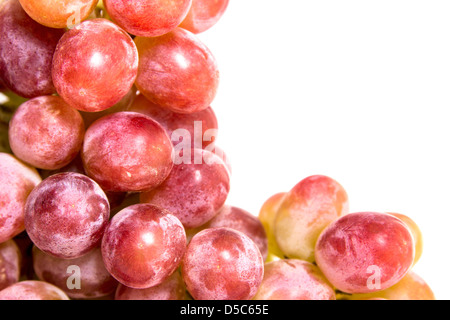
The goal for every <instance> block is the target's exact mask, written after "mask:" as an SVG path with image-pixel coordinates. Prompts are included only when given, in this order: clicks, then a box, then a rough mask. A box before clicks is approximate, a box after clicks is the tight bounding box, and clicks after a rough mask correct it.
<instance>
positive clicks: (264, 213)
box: [258, 192, 286, 262]
mask: <svg viewBox="0 0 450 320" xmlns="http://www.w3.org/2000/svg"><path fill="white" fill-rule="evenodd" d="M285 195H286V192H280V193H276V194H274V195H272V196H271V197H270V198H268V199H267V200H266V201H265V202H264V204H263V205H262V207H261V209H260V210H259V215H258V218H259V220H260V221H261V223H262V225H263V227H264V230H265V231H266V235H267V243H268V257H267V259H266V262H269V261H268V260H270V261H271V260H276V259H280V258H283V257H284V253H283V251H281V249H280V247H279V246H278V244H277V240H276V237H275V233H274V230H275V219H276V217H277V212H278V209H279V208H280V205H281V203H282V201H283V199H284V196H285Z"/></svg>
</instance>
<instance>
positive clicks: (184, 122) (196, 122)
mask: <svg viewBox="0 0 450 320" xmlns="http://www.w3.org/2000/svg"><path fill="white" fill-rule="evenodd" d="M127 110H128V111H133V112H140V113H143V114H146V115H148V116H150V117H152V118H153V119H155V120H156V121H158V123H159V124H161V125H162V126H163V127H164V129H165V130H166V132H167V134H168V135H169V137H170V138H171V140H172V143H173V144H174V146H176V145H178V144H181V146H183V147H184V146H186V144H187V145H188V146H189V148H194V147H196V148H203V149H205V148H206V147H207V146H211V145H213V144H214V141H215V139H216V138H217V131H218V123H217V117H216V115H215V113H214V110H213V109H212V108H211V107H208V108H206V109H205V110H202V111H199V112H194V113H190V114H183V113H176V112H173V111H171V110H169V109H167V108H163V107H161V106H158V105H156V104H154V103H152V102H150V101H149V100H148V99H147V98H145V97H144V95H142V94H140V95H138V96H137V97H136V99H135V100H134V102H133V103H132V104H131V106H130V107H129V108H128V109H127ZM196 130H198V131H196ZM179 135H180V136H179ZM181 137H182V138H181ZM196 138H197V139H199V140H198V142H197V141H196V140H195V139H196ZM180 140H181V141H180ZM186 142H187V143H186Z"/></svg>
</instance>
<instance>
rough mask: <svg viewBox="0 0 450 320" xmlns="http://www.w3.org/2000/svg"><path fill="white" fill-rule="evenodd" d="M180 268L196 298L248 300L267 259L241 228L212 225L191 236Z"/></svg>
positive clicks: (256, 285)
mask: <svg viewBox="0 0 450 320" xmlns="http://www.w3.org/2000/svg"><path fill="white" fill-rule="evenodd" d="M181 270H182V275H183V279H184V281H185V283H186V286H187V289H188V291H189V293H190V294H191V295H192V297H193V298H194V299H195V300H249V299H252V298H253V296H254V295H255V294H256V292H257V290H258V287H259V286H260V284H261V282H262V279H263V273H264V261H263V259H262V256H261V252H260V251H259V249H258V247H257V246H256V244H255V243H254V242H253V241H252V240H251V239H250V238H249V237H247V236H246V235H245V234H243V233H242V232H240V231H237V230H233V229H229V228H210V229H205V230H203V231H200V232H199V233H197V234H196V235H195V236H194V237H193V238H192V240H191V241H190V243H189V245H188V248H187V251H186V254H185V256H184V258H183V263H182V266H181Z"/></svg>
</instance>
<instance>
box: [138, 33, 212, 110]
mask: <svg viewBox="0 0 450 320" xmlns="http://www.w3.org/2000/svg"><path fill="white" fill-rule="evenodd" d="M134 41H135V43H136V46H137V48H138V52H139V69H138V75H137V78H136V87H137V88H138V90H139V91H140V92H141V93H142V94H143V95H144V96H145V97H146V98H147V99H149V100H150V101H151V102H153V103H155V104H157V105H159V106H161V107H163V108H167V109H169V110H172V111H174V112H178V113H193V112H199V111H202V110H204V109H206V108H208V107H209V106H210V105H211V103H212V101H213V100H214V98H215V96H216V93H217V89H218V86H219V70H218V66H217V61H216V59H215V58H214V56H213V54H212V53H211V51H210V50H209V49H208V48H207V47H206V46H205V45H204V44H203V43H202V42H201V41H200V40H199V39H198V38H197V37H196V36H195V35H194V34H193V33H191V32H189V31H187V30H184V29H181V28H177V29H175V30H173V31H171V32H170V33H167V34H165V35H163V36H160V37H155V38H143V37H136V38H135V39H134ZM194 79H195V80H194Z"/></svg>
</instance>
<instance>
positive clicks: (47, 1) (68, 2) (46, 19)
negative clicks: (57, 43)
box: [19, 0, 98, 28]
mask: <svg viewBox="0 0 450 320" xmlns="http://www.w3.org/2000/svg"><path fill="white" fill-rule="evenodd" d="M19 1H20V4H21V5H22V8H23V9H24V10H25V11H26V12H27V13H28V15H29V16H30V17H31V18H33V19H34V20H35V21H37V22H39V23H40V24H42V25H44V26H47V27H50V28H67V27H72V26H73V25H75V24H78V23H80V22H81V21H83V20H85V19H86V18H87V17H88V16H89V15H90V14H91V12H92V11H94V9H95V7H96V6H97V2H98V0H19Z"/></svg>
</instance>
